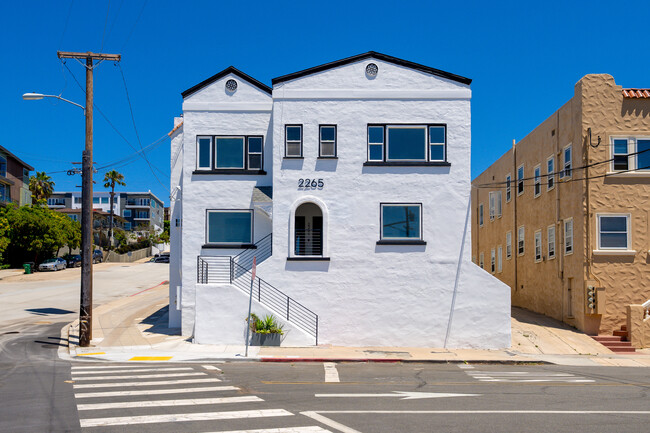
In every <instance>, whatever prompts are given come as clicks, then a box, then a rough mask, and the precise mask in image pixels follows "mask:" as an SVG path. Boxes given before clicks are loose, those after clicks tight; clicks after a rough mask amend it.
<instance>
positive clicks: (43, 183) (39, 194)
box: [29, 171, 54, 200]
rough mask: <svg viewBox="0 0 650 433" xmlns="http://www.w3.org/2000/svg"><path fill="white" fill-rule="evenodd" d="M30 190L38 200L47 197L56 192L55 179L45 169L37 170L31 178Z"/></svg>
mask: <svg viewBox="0 0 650 433" xmlns="http://www.w3.org/2000/svg"><path fill="white" fill-rule="evenodd" d="M29 190H30V191H31V192H32V197H34V198H35V199H36V200H41V199H47V198H49V197H50V196H51V195H52V192H54V181H53V180H52V178H51V177H50V176H48V175H47V174H46V173H45V172H44V171H37V172H36V176H31V177H30V178H29Z"/></svg>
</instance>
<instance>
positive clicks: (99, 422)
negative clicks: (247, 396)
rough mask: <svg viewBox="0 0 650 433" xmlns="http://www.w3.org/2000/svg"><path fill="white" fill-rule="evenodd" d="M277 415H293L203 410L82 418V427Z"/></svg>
mask: <svg viewBox="0 0 650 433" xmlns="http://www.w3.org/2000/svg"><path fill="white" fill-rule="evenodd" d="M276 416H293V414H292V413H291V412H288V411H286V410H284V409H265V410H241V411H231V412H202V413H182V414H164V415H142V416H124V417H113V418H87V419H80V420H79V422H80V424H81V428H86V427H101V426H111V425H127V424H129V425H131V424H153V423H163V422H179V421H214V420H224V419H241V418H266V417H276Z"/></svg>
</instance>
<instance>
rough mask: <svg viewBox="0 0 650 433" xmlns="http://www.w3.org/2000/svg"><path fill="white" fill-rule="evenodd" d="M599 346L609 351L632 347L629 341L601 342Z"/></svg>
mask: <svg viewBox="0 0 650 433" xmlns="http://www.w3.org/2000/svg"><path fill="white" fill-rule="evenodd" d="M600 344H602V345H603V346H607V347H609V348H610V349H611V348H612V347H632V345H631V344H630V342H629V341H601V342H600Z"/></svg>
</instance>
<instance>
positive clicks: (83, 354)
mask: <svg viewBox="0 0 650 433" xmlns="http://www.w3.org/2000/svg"><path fill="white" fill-rule="evenodd" d="M90 355H106V352H94V353H78V354H77V356H90Z"/></svg>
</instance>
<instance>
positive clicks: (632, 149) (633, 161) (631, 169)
mask: <svg viewBox="0 0 650 433" xmlns="http://www.w3.org/2000/svg"><path fill="white" fill-rule="evenodd" d="M614 140H627V154H628V157H627V171H623V170H615V169H614V155H615V154H614ZM638 140H650V136H649V135H612V136H611V137H610V138H609V143H610V149H611V150H610V158H611V159H612V161H611V163H610V166H609V170H610V171H609V172H608V173H607V174H616V175H617V176H620V177H628V176H629V177H650V169H645V170H639V159H638V155H630V154H631V153H637V152H638V151H639V147H638V143H637V141H638Z"/></svg>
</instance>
